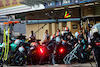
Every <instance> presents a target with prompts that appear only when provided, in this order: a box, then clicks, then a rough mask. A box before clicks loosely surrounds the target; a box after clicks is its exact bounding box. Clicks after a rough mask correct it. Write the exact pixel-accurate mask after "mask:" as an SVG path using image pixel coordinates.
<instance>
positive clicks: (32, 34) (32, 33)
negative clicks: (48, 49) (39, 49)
mask: <svg viewBox="0 0 100 67" xmlns="http://www.w3.org/2000/svg"><path fill="white" fill-rule="evenodd" d="M31 36H34V37H35V39H36V35H35V34H34V32H33V31H31V34H30V35H29V37H31Z"/></svg>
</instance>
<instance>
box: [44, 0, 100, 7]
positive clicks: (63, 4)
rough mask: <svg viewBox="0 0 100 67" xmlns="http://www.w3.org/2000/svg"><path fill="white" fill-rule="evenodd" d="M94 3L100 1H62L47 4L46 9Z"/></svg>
mask: <svg viewBox="0 0 100 67" xmlns="http://www.w3.org/2000/svg"><path fill="white" fill-rule="evenodd" d="M92 1H99V0H61V1H55V2H53V3H54V4H52V3H49V4H48V3H46V4H45V8H51V7H59V6H66V5H73V4H81V3H87V2H92Z"/></svg>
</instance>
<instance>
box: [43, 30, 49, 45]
mask: <svg viewBox="0 0 100 67" xmlns="http://www.w3.org/2000/svg"><path fill="white" fill-rule="evenodd" d="M49 38H50V35H49V33H48V30H46V31H45V34H44V35H43V43H45V42H47V40H49Z"/></svg>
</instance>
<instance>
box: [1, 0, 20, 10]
mask: <svg viewBox="0 0 100 67" xmlns="http://www.w3.org/2000/svg"><path fill="white" fill-rule="evenodd" d="M20 1H21V0H0V9H3V8H8V7H14V6H19V5H21V4H20V3H19V2H20Z"/></svg>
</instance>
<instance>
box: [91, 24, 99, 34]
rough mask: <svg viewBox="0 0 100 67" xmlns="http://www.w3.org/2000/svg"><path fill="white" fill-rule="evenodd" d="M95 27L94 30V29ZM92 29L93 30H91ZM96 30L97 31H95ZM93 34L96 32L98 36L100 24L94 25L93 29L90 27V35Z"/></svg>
mask: <svg viewBox="0 0 100 67" xmlns="http://www.w3.org/2000/svg"><path fill="white" fill-rule="evenodd" d="M95 27H96V28H95ZM93 29H94V30H93ZM97 29H98V30H97ZM95 32H98V33H99V34H100V23H98V24H95V25H94V26H93V27H92V33H95Z"/></svg>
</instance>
